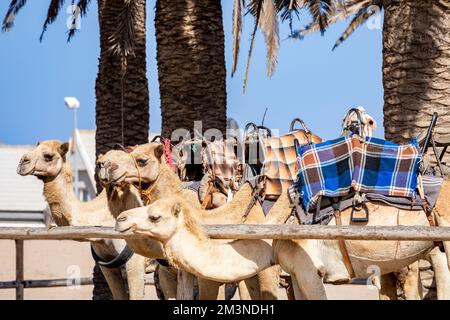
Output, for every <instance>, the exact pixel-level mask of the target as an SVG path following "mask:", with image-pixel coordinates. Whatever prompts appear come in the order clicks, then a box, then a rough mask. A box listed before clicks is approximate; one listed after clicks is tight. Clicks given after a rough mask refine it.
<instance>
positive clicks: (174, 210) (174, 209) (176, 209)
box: [172, 201, 181, 218]
mask: <svg viewBox="0 0 450 320" xmlns="http://www.w3.org/2000/svg"><path fill="white" fill-rule="evenodd" d="M180 212H181V203H180V202H178V201H177V202H176V203H175V204H174V205H173V207H172V213H173V215H174V216H175V217H177V218H178V216H179V215H180Z"/></svg>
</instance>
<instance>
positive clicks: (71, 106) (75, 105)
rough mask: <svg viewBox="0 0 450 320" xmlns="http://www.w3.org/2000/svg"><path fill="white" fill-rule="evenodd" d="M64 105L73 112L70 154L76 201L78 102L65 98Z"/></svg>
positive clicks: (74, 99) (71, 98)
mask: <svg viewBox="0 0 450 320" xmlns="http://www.w3.org/2000/svg"><path fill="white" fill-rule="evenodd" d="M64 104H65V105H66V107H67V108H69V109H70V110H73V134H72V150H71V152H72V154H73V169H74V172H75V173H74V174H75V182H74V189H75V195H76V197H77V199H78V198H79V194H78V159H77V156H78V154H77V152H76V151H77V141H76V140H75V137H76V135H77V109H78V108H79V107H80V101H78V99H77V98H75V97H65V98H64Z"/></svg>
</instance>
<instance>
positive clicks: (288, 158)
mask: <svg viewBox="0 0 450 320" xmlns="http://www.w3.org/2000/svg"><path fill="white" fill-rule="evenodd" d="M310 138H311V139H312V143H319V142H321V141H322V139H320V138H319V137H317V136H315V135H312V134H311V133H306V132H305V131H304V130H297V131H293V132H290V133H288V134H285V135H282V136H279V137H271V138H266V139H264V141H263V145H264V164H263V168H262V175H263V178H264V180H265V186H264V196H265V198H267V199H269V200H270V199H276V198H278V197H279V196H280V195H281V193H282V192H283V190H287V189H288V188H289V187H290V186H291V185H292V184H293V182H294V181H295V180H296V179H297V153H296V150H295V144H294V141H295V139H297V140H298V142H299V144H300V145H303V144H307V143H308V142H309V139H310Z"/></svg>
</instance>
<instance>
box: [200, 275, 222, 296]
mask: <svg viewBox="0 0 450 320" xmlns="http://www.w3.org/2000/svg"><path fill="white" fill-rule="evenodd" d="M197 281H198V298H199V300H225V287H224V284H222V283H219V282H215V281H211V280H206V279H202V278H198V279H197Z"/></svg>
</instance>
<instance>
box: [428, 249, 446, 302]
mask: <svg viewBox="0 0 450 320" xmlns="http://www.w3.org/2000/svg"><path fill="white" fill-rule="evenodd" d="M429 258H430V262H431V265H432V266H433V270H434V277H435V279H436V291H437V298H438V300H450V270H449V269H448V265H447V259H446V256H445V253H443V252H441V251H440V250H439V247H435V248H434V249H433V250H431V252H430V253H429Z"/></svg>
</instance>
